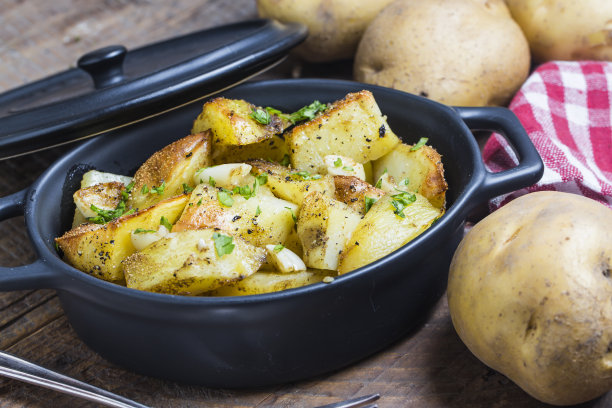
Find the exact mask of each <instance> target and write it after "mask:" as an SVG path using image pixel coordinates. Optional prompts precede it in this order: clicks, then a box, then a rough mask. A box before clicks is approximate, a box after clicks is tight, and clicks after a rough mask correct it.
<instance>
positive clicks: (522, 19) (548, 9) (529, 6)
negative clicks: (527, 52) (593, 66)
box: [506, 0, 612, 62]
mask: <svg viewBox="0 0 612 408" xmlns="http://www.w3.org/2000/svg"><path fill="white" fill-rule="evenodd" d="M506 4H507V5H508V8H509V9H510V12H511V13H512V17H513V18H514V20H515V21H516V22H517V23H518V24H519V26H521V29H522V30H523V33H525V36H526V37H527V40H528V41H529V46H530V48H531V54H532V56H533V59H534V60H535V61H537V62H545V61H550V60H587V59H590V60H606V61H612V1H610V0H544V1H542V0H506Z"/></svg>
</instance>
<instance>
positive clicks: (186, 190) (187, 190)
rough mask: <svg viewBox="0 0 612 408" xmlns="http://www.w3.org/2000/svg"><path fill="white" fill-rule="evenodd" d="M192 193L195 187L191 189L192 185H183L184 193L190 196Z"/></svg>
mask: <svg viewBox="0 0 612 408" xmlns="http://www.w3.org/2000/svg"><path fill="white" fill-rule="evenodd" d="M192 191H193V187H191V186H190V185H187V184H186V183H183V193H185V194H189V193H191V192H192Z"/></svg>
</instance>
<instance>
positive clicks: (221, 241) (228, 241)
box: [212, 232, 235, 258]
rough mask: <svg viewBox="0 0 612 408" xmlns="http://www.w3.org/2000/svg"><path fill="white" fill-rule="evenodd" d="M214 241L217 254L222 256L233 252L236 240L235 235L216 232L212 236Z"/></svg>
mask: <svg viewBox="0 0 612 408" xmlns="http://www.w3.org/2000/svg"><path fill="white" fill-rule="evenodd" d="M212 239H213V241H215V250H216V251H217V255H218V256H219V258H221V257H222V256H223V255H226V254H231V253H232V251H233V250H234V246H235V245H234V244H233V243H232V242H233V241H234V238H233V237H228V236H227V235H223V234H219V233H218V232H215V233H214V234H213V236H212Z"/></svg>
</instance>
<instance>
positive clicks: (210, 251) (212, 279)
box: [122, 228, 266, 295]
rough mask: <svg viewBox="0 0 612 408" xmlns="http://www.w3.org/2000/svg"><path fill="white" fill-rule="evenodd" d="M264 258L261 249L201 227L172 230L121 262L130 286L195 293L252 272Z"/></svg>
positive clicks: (184, 293) (263, 251) (182, 293)
mask: <svg viewBox="0 0 612 408" xmlns="http://www.w3.org/2000/svg"><path fill="white" fill-rule="evenodd" d="M220 241H223V242H220ZM220 246H221V247H222V249H221V250H220V249H219V247H220ZM265 259H266V256H265V250H264V249H262V248H257V247H255V246H253V245H251V244H249V243H248V242H246V241H245V240H243V239H242V238H240V237H231V236H227V235H224V234H223V233H220V232H218V231H216V230H215V229H214V228H205V229H199V230H185V231H180V232H175V233H173V234H171V235H169V236H166V237H164V238H162V239H160V240H159V241H156V242H154V243H153V244H151V245H149V246H148V247H146V248H145V249H143V250H142V251H140V252H136V253H134V254H133V255H131V256H129V257H127V258H126V259H125V260H124V261H123V263H122V264H123V268H124V271H125V279H126V283H127V286H128V287H130V288H134V289H140V290H147V291H150V292H158V293H170V294H179V295H199V294H201V293H204V292H207V291H210V290H213V289H216V288H218V287H220V286H223V285H225V284H227V283H230V282H235V281H238V280H241V279H244V278H245V277H247V276H250V275H252V274H253V273H255V272H256V271H257V270H258V269H259V268H260V266H261V265H262V264H263V262H264V261H265Z"/></svg>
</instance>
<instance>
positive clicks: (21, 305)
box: [0, 289, 55, 330]
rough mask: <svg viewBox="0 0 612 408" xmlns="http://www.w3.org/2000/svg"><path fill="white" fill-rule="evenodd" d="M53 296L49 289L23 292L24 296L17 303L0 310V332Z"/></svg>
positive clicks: (53, 292) (53, 293)
mask: <svg viewBox="0 0 612 408" xmlns="http://www.w3.org/2000/svg"><path fill="white" fill-rule="evenodd" d="M16 293H24V292H16ZM54 296H55V291H53V290H50V289H45V290H37V291H31V292H25V293H24V296H22V297H20V299H19V301H18V302H14V303H12V304H10V305H8V306H6V307H3V308H1V309H0V311H1V312H2V314H0V330H2V329H4V328H5V327H6V326H8V325H10V324H12V323H14V322H15V320H17V319H19V318H21V317H23V316H24V315H25V314H27V313H28V312H30V311H32V309H36V308H37V307H40V306H42V305H43V303H46V302H48V301H49V300H50V299H51V298H52V297H54Z"/></svg>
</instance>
